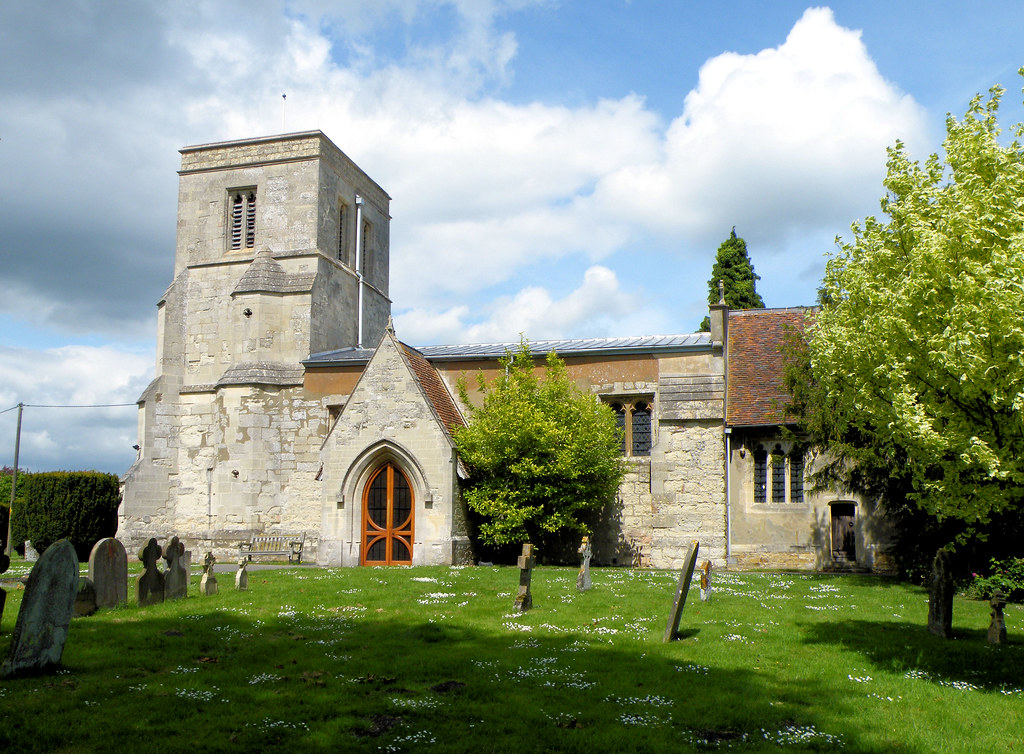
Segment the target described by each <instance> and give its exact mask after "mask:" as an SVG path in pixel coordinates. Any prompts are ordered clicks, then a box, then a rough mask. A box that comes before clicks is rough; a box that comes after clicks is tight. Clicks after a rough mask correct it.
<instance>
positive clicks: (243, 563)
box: [235, 556, 249, 592]
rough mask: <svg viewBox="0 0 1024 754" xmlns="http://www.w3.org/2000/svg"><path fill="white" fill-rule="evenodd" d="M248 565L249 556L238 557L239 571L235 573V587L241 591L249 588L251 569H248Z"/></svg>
mask: <svg viewBox="0 0 1024 754" xmlns="http://www.w3.org/2000/svg"><path fill="white" fill-rule="evenodd" d="M248 565H249V558H248V557H246V556H243V557H241V558H239V559H238V572H237V573H236V574H235V589H237V590H239V591H240V592H244V591H245V590H247V589H248V588H249V571H248V570H246V568H247V566H248Z"/></svg>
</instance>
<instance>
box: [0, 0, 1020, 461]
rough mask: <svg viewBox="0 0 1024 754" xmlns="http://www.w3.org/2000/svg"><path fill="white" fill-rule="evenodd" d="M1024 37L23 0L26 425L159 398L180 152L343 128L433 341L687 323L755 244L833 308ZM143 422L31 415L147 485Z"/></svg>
mask: <svg viewBox="0 0 1024 754" xmlns="http://www.w3.org/2000/svg"><path fill="white" fill-rule="evenodd" d="M56 18H59V19H61V20H60V23H59V24H58V23H55V22H54V19H56ZM1021 29H1024V5H1022V4H1020V3H1019V2H977V3H972V4H970V5H968V4H967V3H965V2H935V1H932V2H900V3H891V2H887V3H882V2H873V1H870V0H863V1H860V2H837V3H832V4H831V5H829V6H810V5H807V4H806V3H796V2H787V1H785V0H777V1H776V2H771V3H765V2H728V1H725V0H722V1H720V2H714V3H710V2H705V3H697V2H684V1H682V0H680V1H678V2H667V1H664V2H655V1H653V0H631V1H626V0H562V1H561V2H559V1H557V0H429V1H428V0H422V1H416V0H377V2H375V3H372V4H368V3H365V2H354V1H345V0H341V1H339V0H333V1H331V2H328V1H327V0H293V1H292V2H283V3H282V2H271V1H269V0H263V1H260V0H255V1H254V2H249V3H246V4H244V6H238V5H237V4H225V3H219V2H215V0H189V1H188V2H174V3H157V2H147V1H145V0H130V1H128V0H124V1H118V2H103V3H98V2H97V3H81V2H71V1H70V0H57V1H56V2H53V3H47V4H39V3H37V2H35V1H34V0H32V1H29V0H9V1H8V2H5V3H3V4H2V5H0V239H2V240H0V256H2V260H0V261H2V264H0V291H2V292H3V295H2V296H0V411H3V410H4V409H7V408H9V407H11V406H14V405H15V404H17V403H18V402H19V401H21V402H24V403H26V404H30V405H43V404H45V405H66V404H76V405H78V404H95V403H129V404H130V403H133V402H134V401H135V400H136V399H137V397H138V396H139V394H140V393H141V392H142V390H143V389H144V388H145V386H146V384H147V383H148V381H149V380H150V379H151V377H152V372H153V364H154V361H155V354H154V347H155V312H156V308H155V304H156V302H157V301H158V299H159V297H160V295H161V293H162V292H163V291H164V289H165V288H166V287H167V285H168V284H169V283H170V280H171V278H170V276H171V271H172V265H173V251H174V233H175V211H176V206H175V203H176V192H177V176H176V173H175V171H176V170H177V168H178V166H179V159H180V158H179V155H178V152H177V150H178V149H179V148H180V147H182V146H185V145H189V144H197V143H206V142H212V141H219V140H224V139H233V138H244V137H251V136H262V135H267V134H273V133H279V132H281V131H282V130H285V131H300V130H306V129H315V128H319V129H321V130H323V131H324V132H325V133H326V134H327V135H328V136H329V137H330V138H331V139H332V140H334V141H335V143H337V144H338V145H339V146H340V147H341V148H342V149H343V150H345V151H346V152H347V153H348V154H349V156H351V157H352V158H353V159H354V160H355V161H356V162H357V163H358V164H359V165H360V166H361V167H363V168H364V169H365V170H366V171H367V172H368V173H369V174H370V175H371V176H373V177H374V178H376V179H377V181H378V182H379V183H380V184H381V185H382V186H384V188H385V189H386V190H387V191H388V192H389V193H390V194H391V196H392V197H393V203H392V215H393V220H392V235H391V253H392V283H391V294H392V298H393V301H394V306H393V311H394V315H395V323H396V329H397V332H398V335H399V337H401V338H402V339H404V340H406V341H407V342H409V343H412V344H414V345H426V344H432V343H452V342H481V341H487V342H493V341H503V340H515V339H517V338H518V336H519V333H523V334H525V335H526V336H527V337H528V338H533V339H540V338H548V337H586V336H605V335H637V334H661V333H679V332H691V331H693V330H694V329H695V328H696V326H697V325H698V323H699V322H700V320H701V318H702V317H703V315H704V313H705V307H706V296H707V289H706V286H707V279H708V277H709V275H710V270H711V265H712V262H713V259H714V253H715V250H716V248H717V246H718V244H719V243H720V242H721V241H723V240H724V239H725V238H726V237H727V236H728V234H729V231H730V229H731V228H732V227H733V226H734V225H735V226H736V230H737V233H738V235H740V236H742V237H744V238H745V239H746V240H747V243H748V248H749V251H750V254H751V257H752V260H753V262H754V265H755V268H756V270H757V272H758V273H759V274H760V275H761V280H760V282H759V285H758V289H759V291H760V293H761V294H762V296H763V297H764V299H765V301H766V303H767V304H768V305H769V306H793V305H800V304H809V303H813V301H814V296H815V290H816V288H817V284H818V282H819V280H820V278H821V273H822V270H823V266H824V260H825V255H826V254H827V253H828V252H829V251H830V250H831V249H832V248H833V243H832V240H833V239H834V237H835V236H836V235H849V226H850V224H851V223H852V222H853V221H855V220H857V219H859V218H862V217H864V216H865V215H867V214H870V213H873V212H875V211H876V210H877V207H878V199H879V197H880V195H881V192H882V185H881V181H882V178H883V176H884V165H885V148H886V147H887V146H889V145H891V144H892V143H893V142H894V141H895V140H896V139H901V140H903V141H904V142H905V143H906V144H907V145H908V147H909V149H910V151H911V153H912V154H913V155H915V156H917V157H920V158H923V157H924V156H926V155H927V154H928V153H929V152H932V151H935V150H937V149H939V148H940V145H941V138H942V133H943V124H944V119H945V116H946V113H947V112H952V113H954V114H957V115H959V114H961V113H962V112H963V111H964V109H965V108H966V106H967V103H968V101H969V99H970V98H971V97H972V96H973V95H974V94H977V93H983V92H985V91H987V89H988V88H989V87H990V86H991V85H993V84H997V83H998V84H1002V85H1003V86H1005V87H1006V88H1007V90H1008V93H1007V95H1006V97H1005V100H1004V107H1003V108H1002V117H1001V120H1002V122H1003V124H1004V126H1009V125H1010V124H1012V123H1014V122H1016V121H1018V120H1020V119H1021V106H1020V99H1021V98H1020V88H1021V80H1020V79H1019V77H1018V76H1017V74H1016V70H1017V69H1018V68H1019V67H1020V66H1021V65H1024V50H1022V49H1021V44H1020V41H1019V38H1020V31H1021ZM282 93H287V101H286V103H285V104H284V107H282V99H281V94H282ZM15 413H16V412H13V411H8V412H6V413H2V414H0V463H3V464H10V462H11V461H12V460H13V444H14V421H15ZM135 432H136V417H135V411H134V409H133V408H132V407H131V406H129V407H125V408H109V409H101V410H99V409H98V410H90V409H55V408H46V409H44V408H28V409H26V410H25V417H24V427H23V434H22V447H21V465H22V466H24V467H28V468H30V469H34V470H42V469H79V468H97V469H100V470H103V471H111V472H115V473H123V472H124V471H125V470H126V469H127V467H128V466H129V465H130V463H131V462H132V460H133V459H134V451H133V450H132V448H131V446H132V445H133V444H134V443H135V442H136V438H135Z"/></svg>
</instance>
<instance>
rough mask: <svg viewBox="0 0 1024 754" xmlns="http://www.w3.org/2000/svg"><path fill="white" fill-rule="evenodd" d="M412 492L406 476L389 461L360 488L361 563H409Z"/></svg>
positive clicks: (411, 531)
mask: <svg viewBox="0 0 1024 754" xmlns="http://www.w3.org/2000/svg"><path fill="white" fill-rule="evenodd" d="M413 503H414V501H413V494H412V487H411V485H410V484H409V480H408V478H407V477H406V476H405V474H404V473H403V472H402V470H401V469H400V468H399V467H398V466H396V465H395V464H394V463H391V462H390V461H389V462H387V463H385V464H383V465H381V466H380V467H379V468H378V469H377V470H376V471H374V472H373V474H371V475H370V480H369V481H368V482H367V483H366V487H365V488H364V489H363V523H362V548H361V554H360V563H361V564H362V565H412V543H413V523H414V522H413V518H414V516H413V513H414V505H413Z"/></svg>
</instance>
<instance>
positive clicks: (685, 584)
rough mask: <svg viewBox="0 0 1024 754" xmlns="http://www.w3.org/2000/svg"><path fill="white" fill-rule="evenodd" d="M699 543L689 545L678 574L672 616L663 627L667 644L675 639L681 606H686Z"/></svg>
mask: <svg viewBox="0 0 1024 754" xmlns="http://www.w3.org/2000/svg"><path fill="white" fill-rule="evenodd" d="M699 549H700V543H699V542H697V540H696V539H695V540H693V541H692V542H691V543H690V551H689V553H687V555H686V561H685V564H684V565H683V570H682V572H681V573H680V574H679V584H678V585H677V586H676V596H675V599H674V600H673V602H672V615H671V616H669V619H668V625H667V626H665V638H664V641H666V642H669V641H672V640H673V639H675V638H676V636H677V634H678V632H679V619H680V618H681V617H682V615H683V605H685V604H686V594H687V592H689V591H690V582H691V581H692V580H693V569H694V567H695V566H696V565H697V550H699Z"/></svg>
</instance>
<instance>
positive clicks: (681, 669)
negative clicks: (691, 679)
mask: <svg viewBox="0 0 1024 754" xmlns="http://www.w3.org/2000/svg"><path fill="white" fill-rule="evenodd" d="M708 670H709V668H707V667H705V666H704V665H694V664H693V663H692V662H688V663H686V664H685V665H676V672H678V673H696V674H697V675H707V674H708Z"/></svg>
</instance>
